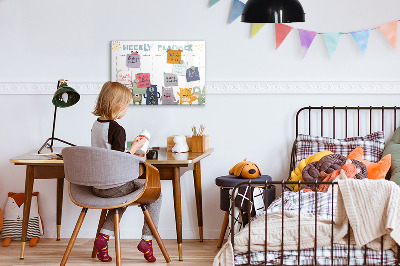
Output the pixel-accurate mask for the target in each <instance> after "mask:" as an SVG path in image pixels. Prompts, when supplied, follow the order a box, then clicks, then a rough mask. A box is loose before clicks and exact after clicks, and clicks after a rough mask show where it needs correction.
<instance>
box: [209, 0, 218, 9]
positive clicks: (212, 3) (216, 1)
mask: <svg viewBox="0 0 400 266" xmlns="http://www.w3.org/2000/svg"><path fill="white" fill-rule="evenodd" d="M218 2H219V0H210V5H209V6H208V7H212V6H213V5H215V4H216V3H218Z"/></svg>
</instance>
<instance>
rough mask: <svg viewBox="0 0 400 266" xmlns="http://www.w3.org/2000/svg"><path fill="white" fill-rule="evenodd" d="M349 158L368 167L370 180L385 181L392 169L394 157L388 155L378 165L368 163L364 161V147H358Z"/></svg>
mask: <svg viewBox="0 0 400 266" xmlns="http://www.w3.org/2000/svg"><path fill="white" fill-rule="evenodd" d="M347 158H349V159H356V160H358V161H360V162H362V163H363V164H365V166H367V169H368V179H375V180H378V179H384V178H385V177H386V174H387V172H388V171H389V169H390V165H391V160H392V155H391V154H387V155H386V156H385V157H383V158H382V159H381V160H380V161H379V162H377V163H373V162H368V161H366V160H364V159H363V149H362V147H361V146H358V147H357V148H355V149H354V150H353V151H352V152H350V154H349V155H348V156H347Z"/></svg>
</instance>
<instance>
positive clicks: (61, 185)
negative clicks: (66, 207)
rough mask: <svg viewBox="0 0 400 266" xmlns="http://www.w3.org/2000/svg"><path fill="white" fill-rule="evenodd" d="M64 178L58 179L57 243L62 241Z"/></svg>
mask: <svg viewBox="0 0 400 266" xmlns="http://www.w3.org/2000/svg"><path fill="white" fill-rule="evenodd" d="M63 192H64V178H57V241H60V231H61V216H62V203H63Z"/></svg>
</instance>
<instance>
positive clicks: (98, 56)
mask: <svg viewBox="0 0 400 266" xmlns="http://www.w3.org/2000/svg"><path fill="white" fill-rule="evenodd" d="M230 3H231V1H230V0H229V1H228V0H221V1H220V2H219V3H217V4H216V5H215V6H214V7H213V8H211V9H208V8H207V6H208V0H204V1H198V0H185V1H183V0H180V1H179V0H170V1H161V0H147V1H128V0H124V1H112V2H111V1H104V0H102V1H100V0H97V1H94V0H91V1H89V0H87V1H78V0H71V1H50V0H47V1H44V0H43V1H28V0H20V1H15V0H14V1H12V0H0V38H1V40H2V45H1V48H2V49H0V58H1V63H0V82H54V83H55V82H56V81H57V80H58V79H59V78H66V79H69V80H70V81H71V82H103V81H106V80H108V79H109V78H110V49H109V47H110V41H111V40H205V41H206V45H207V48H206V53H207V61H206V64H207V70H206V71H207V80H208V81H272V80H278V81H296V80H305V81H333V80H338V81H345V80H346V81H351V80H360V81H399V78H398V63H397V62H398V61H399V52H395V51H393V50H391V48H390V45H389V44H388V43H387V42H386V41H385V39H384V37H383V36H382V34H381V33H380V32H378V31H373V32H372V33H371V39H370V44H369V49H368V51H367V54H366V56H364V57H362V56H361V53H360V52H359V51H358V48H357V46H356V44H355V42H354V40H352V39H351V36H349V35H345V36H343V38H342V40H341V43H340V45H339V48H338V51H337V53H336V57H335V58H334V59H333V60H331V59H329V56H328V53H327V51H326V48H325V44H324V43H323V40H322V37H321V36H318V37H317V39H316V40H315V43H313V44H312V46H311V49H310V51H309V53H308V54H307V56H306V58H305V59H304V60H303V59H301V55H300V53H301V51H300V45H299V40H298V34H297V32H292V33H291V34H290V35H289V36H288V38H287V40H286V41H285V42H284V43H283V44H282V46H281V47H280V48H279V50H278V51H275V50H274V46H275V40H274V30H273V25H266V26H265V27H264V28H263V29H262V30H261V32H260V33H259V34H258V35H257V36H256V37H254V38H253V39H252V40H250V38H249V35H250V32H251V28H250V25H247V24H244V23H240V22H239V21H235V22H234V23H233V24H232V25H228V24H227V20H228V16H229V10H230ZM302 4H303V6H304V9H305V11H306V13H307V14H306V15H307V16H306V19H307V22H306V23H304V24H295V25H294V27H301V28H304V29H309V30H318V31H321V32H326V31H350V30H357V29H363V28H365V27H375V26H378V25H380V24H383V23H386V22H390V21H392V20H395V19H399V17H398V12H397V10H398V9H399V8H400V3H399V2H397V1H388V0H385V1H380V2H379V3H376V1H372V0H364V1H361V0H354V1H351V2H349V1H344V0H338V1H335V2H333V1H331V2H326V1H315V0H303V1H302ZM50 98H51V96H50V95H35V94H33V95H12V94H7V95H6V94H3V95H0V111H1V114H2V115H1V116H0V124H1V127H0V140H1V141H0V207H3V206H4V203H5V200H6V196H7V192H9V191H14V192H22V191H23V190H24V177H25V168H24V167H23V166H14V165H12V164H10V163H9V162H8V160H9V158H11V157H14V156H17V155H20V154H22V153H26V152H28V151H31V150H35V149H37V148H38V147H40V146H41V144H42V143H43V141H44V140H45V139H46V138H47V137H49V136H50V134H51V123H52V112H53V106H52V105H51V102H50ZM95 99H96V95H82V98H81V101H80V102H79V103H78V104H77V105H76V106H73V107H71V108H68V109H60V110H59V112H58V123H57V129H56V135H57V137H59V138H62V139H66V140H69V141H71V142H73V143H75V144H78V145H89V144H90V128H91V124H92V122H93V121H94V119H95V118H94V117H93V115H91V113H90V112H91V111H92V110H93V106H94V103H95ZM398 100H399V95H398V94H395V95H379V94H378V95H362V94H360V95H353V94H351V95H349V94H347V95H337V94H332V95H311V94H305V95H302V94H296V95H283V94H261V95H233V94H226V95H216V94H212V95H208V96H207V104H206V105H205V106H192V107H174V106H170V107H165V106H159V107H138V106H133V107H132V108H130V110H129V111H128V113H127V115H126V117H124V118H123V119H122V120H121V121H120V122H121V124H122V125H123V126H124V127H125V129H126V131H127V134H128V138H130V139H132V138H133V137H134V136H136V135H137V133H138V132H139V131H140V130H141V129H142V128H147V129H148V130H149V131H150V132H152V134H153V135H152V136H153V141H154V142H153V145H160V146H164V145H165V144H166V138H167V136H169V135H172V134H176V133H184V134H189V133H190V127H191V126H192V125H193V124H200V123H205V124H206V125H207V131H208V134H210V137H211V139H210V142H211V143H210V144H211V146H212V147H214V148H215V152H214V153H213V154H212V155H211V156H210V157H208V158H206V159H205V160H204V161H203V163H202V170H203V172H202V175H203V178H202V180H203V212H204V230H205V238H218V235H219V230H220V226H221V222H222V217H223V214H222V212H221V211H220V210H219V191H218V188H217V187H216V186H215V183H214V179H215V177H217V176H220V175H224V174H226V173H227V172H228V170H229V169H230V168H231V167H232V166H233V165H234V164H235V163H236V162H238V161H240V160H242V159H244V158H246V157H247V158H248V159H249V160H253V161H255V162H256V163H258V165H259V166H260V167H261V171H262V172H263V174H269V175H271V176H272V177H273V178H274V179H275V180H280V179H282V178H284V177H285V176H286V173H287V171H288V164H289V161H288V158H289V153H290V146H291V144H292V141H293V138H294V115H295V112H296V111H297V110H298V109H299V108H301V107H302V106H308V105H377V106H382V105H387V106H390V105H396V104H397V105H398ZM55 188H56V183H55V180H50V181H46V180H39V181H36V182H35V186H34V190H35V191H39V192H40V196H39V197H40V202H39V204H40V211H41V214H42V217H43V220H44V222H45V226H46V235H45V237H55V226H54V225H55V208H56V193H55V192H56V190H55ZM162 190H163V195H164V202H163V208H162V213H161V219H160V226H159V229H160V233H161V235H162V237H164V238H175V237H176V235H175V220H174V217H173V215H171V213H172V210H173V200H172V188H171V183H170V182H169V181H163V183H162ZM130 209H131V210H129V211H128V212H127V213H126V216H125V217H124V219H123V220H122V222H121V226H122V237H124V238H139V237H140V228H141V224H142V218H141V217H142V216H141V214H140V212H139V209H138V208H130ZM182 210H183V211H182V212H183V213H182V215H183V236H184V238H195V237H197V218H196V211H195V199H194V191H193V181H192V176H191V174H189V173H186V174H185V175H184V176H183V177H182ZM78 213H79V208H77V207H76V206H74V205H73V204H72V203H71V202H70V200H69V199H68V195H67V191H66V190H65V193H64V215H63V220H62V224H63V225H62V234H61V236H62V237H69V236H70V234H71V232H72V229H73V226H74V224H75V222H76V219H77V217H78ZM98 215H99V212H97V211H91V212H89V213H88V216H87V220H86V221H85V223H84V225H83V227H82V229H81V233H80V235H79V236H80V237H92V236H93V234H94V231H95V228H96V226H97V220H98ZM138 217H139V218H138Z"/></svg>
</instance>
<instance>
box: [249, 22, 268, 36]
mask: <svg viewBox="0 0 400 266" xmlns="http://www.w3.org/2000/svg"><path fill="white" fill-rule="evenodd" d="M264 25H265V23H253V26H252V28H251V38H253V37H254V36H255V35H256V34H257V33H258V32H259V31H260V30H261V28H262V27H264Z"/></svg>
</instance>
